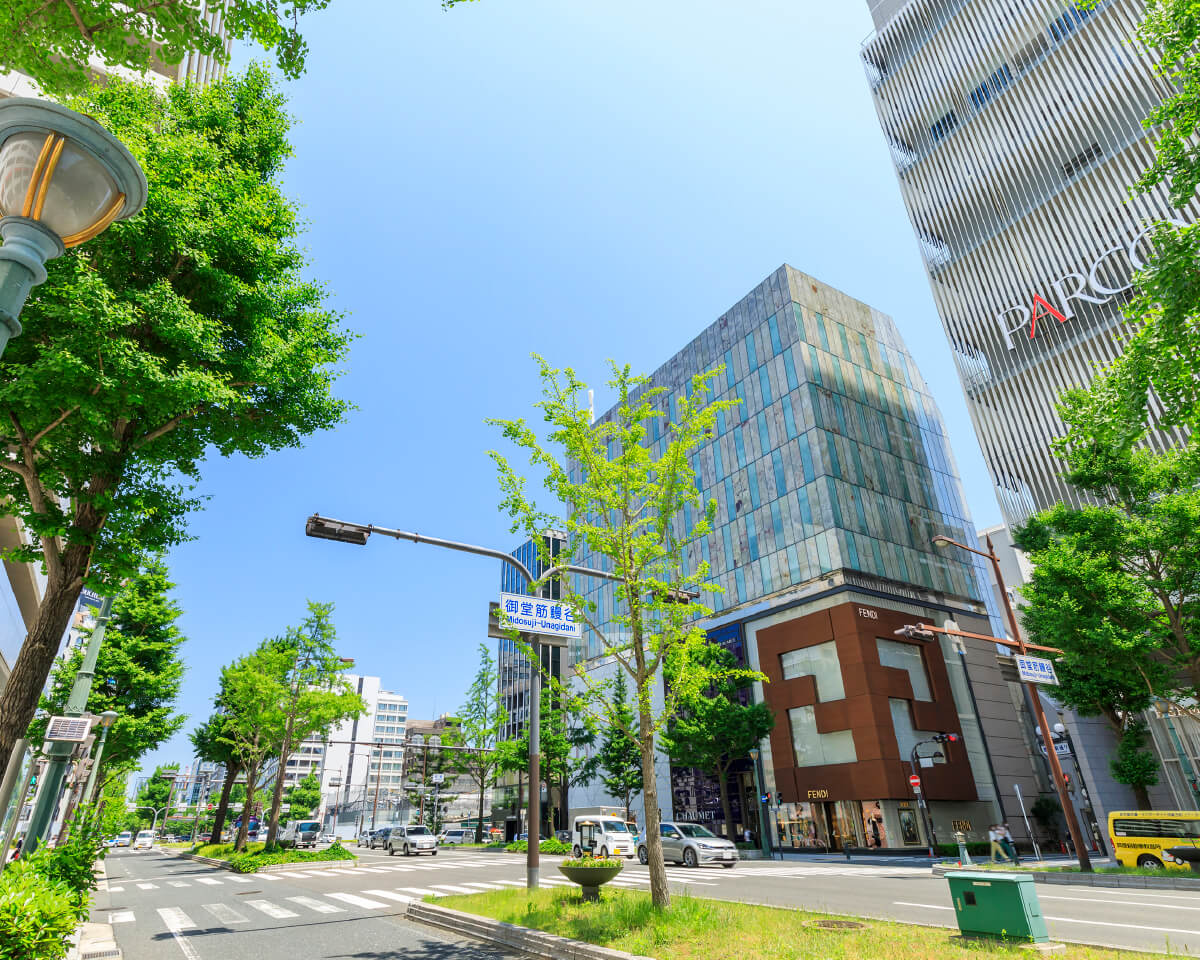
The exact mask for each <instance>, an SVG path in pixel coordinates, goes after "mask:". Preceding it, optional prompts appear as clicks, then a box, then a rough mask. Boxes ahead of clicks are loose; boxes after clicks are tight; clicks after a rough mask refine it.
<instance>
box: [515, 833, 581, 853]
mask: <svg viewBox="0 0 1200 960" xmlns="http://www.w3.org/2000/svg"><path fill="white" fill-rule="evenodd" d="M504 849H505V850H507V851H508V852H509V853H524V852H525V851H526V850H528V849H529V844H528V843H527V842H526V841H525V840H514V841H513V842H512V843H510V844H508V845H507V846H506V847H505V848H504ZM538 849H539V850H540V851H542V853H557V854H564V853H570V852H571V847H570V845H569V844H566V843H563V842H562V841H561V840H556V839H554V838H553V837H551V838H550V839H549V840H543V841H542V842H541V843H540V844H539V845H538Z"/></svg>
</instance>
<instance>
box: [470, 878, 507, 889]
mask: <svg viewBox="0 0 1200 960" xmlns="http://www.w3.org/2000/svg"><path fill="white" fill-rule="evenodd" d="M463 886H464V887H480V888H482V889H484V890H500V889H503V888H502V887H501V886H500V884H498V883H478V882H472V881H470V880H468V881H465V882H464V883H463Z"/></svg>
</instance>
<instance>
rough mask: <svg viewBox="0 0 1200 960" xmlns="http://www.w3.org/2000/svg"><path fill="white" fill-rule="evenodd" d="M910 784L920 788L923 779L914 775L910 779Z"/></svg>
mask: <svg viewBox="0 0 1200 960" xmlns="http://www.w3.org/2000/svg"><path fill="white" fill-rule="evenodd" d="M908 782H909V783H910V784H912V785H913V786H914V787H919V786H920V785H921V778H920V777H918V776H917V775H916V774H915V773H914V774H913V775H912V776H911V777H909V778H908Z"/></svg>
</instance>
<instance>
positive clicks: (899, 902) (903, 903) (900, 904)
mask: <svg viewBox="0 0 1200 960" xmlns="http://www.w3.org/2000/svg"><path fill="white" fill-rule="evenodd" d="M892 905H893V906H896V907H925V908H926V909H928V910H953V909H954V908H953V907H943V906H942V905H941V904H940V903H909V902H908V901H907V900H893V901H892Z"/></svg>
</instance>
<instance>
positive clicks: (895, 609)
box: [573, 266, 1035, 849]
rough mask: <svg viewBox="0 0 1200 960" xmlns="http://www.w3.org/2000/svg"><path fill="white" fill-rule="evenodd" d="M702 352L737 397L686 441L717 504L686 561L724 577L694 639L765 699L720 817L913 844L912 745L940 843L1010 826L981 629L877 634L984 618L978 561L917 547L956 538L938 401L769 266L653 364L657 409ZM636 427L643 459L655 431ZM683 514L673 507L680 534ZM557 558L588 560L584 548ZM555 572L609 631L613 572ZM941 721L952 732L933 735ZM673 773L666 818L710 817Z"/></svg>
mask: <svg viewBox="0 0 1200 960" xmlns="http://www.w3.org/2000/svg"><path fill="white" fill-rule="evenodd" d="M721 365H723V366H724V369H723V370H722V371H721V372H720V375H719V379H718V380H717V382H716V385H715V388H716V392H717V393H716V396H717V398H718V399H734V398H736V399H738V400H740V401H741V402H740V403H739V404H738V406H736V407H734V408H731V409H729V410H726V411H724V412H722V413H721V414H719V415H718V418H717V428H716V435H715V436H714V438H713V439H712V440H710V441H709V442H708V443H706V444H705V445H703V446H702V447H701V448H700V449H699V450H698V452H697V453H696V455H695V458H694V463H695V468H696V472H697V476H696V483H697V487H698V489H699V490H700V492H701V496H702V498H703V500H705V501H707V500H709V499H715V500H716V501H717V514H716V518H715V520H714V530H713V533H712V534H711V535H710V536H708V537H707V538H705V539H703V540H701V541H699V542H696V543H693V544H691V545H690V546H689V547H688V549H687V551H686V556H685V561H684V562H685V563H686V566H687V569H689V570H691V569H695V568H696V566H698V565H699V564H700V563H701V561H707V562H708V563H709V567H710V580H711V582H713V583H716V584H718V585H719V586H721V587H722V588H723V591H724V592H723V594H718V595H717V596H716V597H714V598H711V599H710V598H707V597H706V599H705V602H706V603H710V604H711V605H713V606H714V607H715V610H714V613H713V614H712V616H711V617H710V618H708V619H707V620H706V621H705V623H704V626H705V627H706V628H707V630H708V635H709V639H710V641H711V642H715V643H720V644H722V645H724V646H726V647H727V648H728V649H729V650H730V651H731V652H732V653H733V654H734V656H735V657H737V658H738V659H739V660H741V662H743V663H745V664H747V665H749V666H750V667H751V668H753V669H755V670H760V671H762V672H763V673H764V674H765V675H766V676H767V677H768V678H769V680H770V681H771V682H770V683H767V684H756V685H755V687H754V690H753V694H754V696H755V698H756V700H759V701H763V702H766V703H767V704H768V705H769V706H770V707H771V709H772V711H773V712H774V714H775V716H776V724H775V729H774V730H773V731H772V733H771V734H770V736H769V738H768V739H767V740H765V741H764V742H763V744H762V752H761V757H762V766H763V769H762V771H761V777H762V780H763V789H764V791H766V792H768V793H769V794H770V796H771V800H772V802H771V806H770V809H769V810H768V811H766V812H764V811H763V810H762V805H761V804H760V802H759V799H758V792H757V790H756V789H755V786H754V771H753V770H752V769H751V768H750V766H749V763H746V764H745V766H744V769H743V770H741V771H739V772H738V774H737V776H736V782H734V783H733V784H731V790H732V791H733V793H734V795H735V796H736V797H737V798H738V802H737V804H736V805H735V809H736V810H737V811H738V812H735V814H734V816H735V819H738V820H739V822H738V823H736V824H734V825H733V826H734V827H735V829H736V830H737V831H738V832H740V831H742V830H745V829H749V830H751V831H752V832H754V833H756V834H757V833H759V832H760V831H761V829H762V826H763V823H764V821H766V824H767V826H768V828H769V830H770V834H771V838H772V840H773V842H774V843H775V844H777V845H781V846H783V847H785V848H797V849H812V848H818V849H822V848H823V849H844V848H851V847H854V848H858V847H865V848H874V847H901V848H903V847H920V846H922V845H923V844H924V843H926V842H927V841H928V840H929V839H930V838H929V837H928V835H927V831H926V830H925V829H924V828H923V826H922V823H921V817H920V813H919V809H918V806H917V798H916V797H915V795H914V792H913V790H912V788H911V786H910V783H909V777H910V776H911V775H912V773H913V766H912V765H911V764H912V763H914V762H915V763H916V765H917V769H918V771H919V774H920V776H921V780H922V787H923V791H924V792H923V795H924V797H925V798H926V799H927V800H928V801H929V806H930V809H931V812H932V816H933V823H934V827H935V832H936V836H937V837H938V838H940V839H942V840H946V839H948V838H949V837H950V836H951V834H952V833H953V831H954V830H957V829H961V830H963V831H964V832H966V833H967V834H968V835H970V836H971V837H972V838H979V837H981V836H986V829H987V827H988V825H989V824H991V823H995V822H997V821H999V820H1002V819H1006V812H1008V811H1011V813H1009V815H1008V817H1007V819H1010V820H1013V821H1015V820H1016V812H1017V810H1018V806H1017V800H1016V798H1015V795H1014V792H1013V785H1014V784H1015V783H1020V784H1021V785H1022V788H1023V789H1024V790H1026V792H1028V791H1029V790H1030V789H1031V788H1033V787H1034V786H1035V780H1034V770H1033V761H1032V759H1031V758H1030V756H1029V752H1028V748H1027V745H1026V743H1025V741H1024V739H1023V733H1022V729H1021V724H1020V722H1019V718H1018V715H1017V709H1016V706H1015V704H1014V702H1013V700H1012V695H1011V690H1010V687H1009V685H1008V684H1006V683H1005V682H1004V681H1003V679H1002V677H1001V675H1000V668H999V665H998V663H997V657H996V648H995V646H994V645H991V644H988V643H985V642H982V641H978V640H974V639H971V638H965V637H963V638H950V637H947V636H944V635H942V636H937V637H934V636H930V637H928V638H926V639H920V638H910V637H907V636H898V635H897V633H896V631H897V630H900V629H901V628H903V627H904V626H906V625H909V624H916V623H919V622H924V623H927V624H932V625H934V626H942V625H945V624H946V623H947V622H948V621H953V622H954V623H957V624H958V627H959V628H960V629H961V630H962V631H965V632H968V633H978V634H992V633H993V630H994V628H993V627H992V622H991V620H990V618H989V613H988V604H989V603H990V602H991V600H990V596H989V590H988V586H987V581H986V580H985V579H984V577H983V572H982V569H981V567H980V566H979V565H978V564H977V562H976V560H975V558H974V557H973V556H972V555H970V554H964V553H962V552H960V551H949V552H944V551H940V550H938V549H936V548H935V547H934V545H933V544H932V542H931V541H932V538H933V537H934V536H935V535H938V534H943V535H948V536H950V537H952V538H953V539H955V540H958V541H960V542H963V543H968V544H973V543H974V542H975V534H974V528H973V526H972V524H971V521H970V516H969V514H968V512H967V508H966V505H965V503H964V501H963V495H962V490H961V485H960V482H959V479H958V476H957V473H956V469H955V466H954V461H953V457H952V455H951V452H950V446H949V443H948V441H947V438H946V435H945V430H944V428H943V425H942V420H941V416H940V414H939V412H938V410H937V407H936V406H935V404H934V402H933V398H932V397H931V395H930V393H929V389H928V387H927V386H926V384H925V382H924V380H923V379H922V377H921V374H920V372H919V371H918V370H917V368H916V365H915V364H914V362H913V360H912V357H911V356H910V355H909V352H908V350H907V348H906V346H905V344H904V341H903V339H902V338H901V336H900V333H899V331H898V330H897V329H896V326H895V324H894V323H893V321H892V320H891V318H890V317H888V316H886V315H884V314H882V313H880V312H879V311H878V310H875V309H873V308H872V307H870V306H868V305H866V304H864V303H861V302H860V301H857V300H855V299H853V298H852V297H849V296H847V295H846V294H844V293H842V292H840V291H838V290H835V289H833V288H831V287H829V286H827V285H826V284H823V283H821V282H819V281H818V280H815V279H814V278H812V277H810V276H807V275H805V274H803V273H800V272H799V271H797V270H794V269H793V268H792V267H789V266H783V267H780V268H779V269H778V270H777V271H775V272H774V273H773V274H772V275H771V276H770V277H768V278H767V279H766V280H765V281H764V282H763V283H761V284H760V285H759V286H757V287H756V288H755V289H754V290H752V291H751V292H750V293H749V294H748V295H747V296H746V297H744V298H743V299H742V300H741V301H739V302H738V303H737V304H736V305H735V306H734V307H733V308H732V309H731V310H729V311H728V312H727V313H725V314H724V315H723V316H721V317H720V318H719V319H718V320H717V321H716V322H715V323H713V324H712V325H710V326H709V327H707V328H706V329H705V330H704V331H703V332H702V333H701V334H700V335H699V336H698V337H696V339H694V340H693V341H692V342H691V343H690V344H688V345H687V346H686V347H685V348H684V349H683V350H681V351H680V352H679V353H678V354H676V355H675V356H674V357H672V358H671V359H670V360H668V361H667V362H666V363H665V364H664V365H663V366H661V367H660V368H659V369H658V370H656V371H655V372H654V373H653V374H652V375H651V377H650V383H649V386H650V387H657V388H662V389H663V390H664V391H665V392H664V393H663V394H662V395H660V396H659V397H658V398H656V399H655V401H654V403H655V405H656V406H657V407H658V408H659V409H661V410H663V411H664V412H665V411H668V410H673V409H674V408H675V404H676V400H677V398H678V397H679V396H680V395H681V394H683V393H684V392H685V391H687V390H689V389H690V384H691V378H692V377H693V375H695V374H698V373H702V372H705V371H709V370H713V369H715V368H717V367H718V366H721ZM634 399H635V400H636V396H635V397H634ZM614 415H615V411H612V410H610V411H609V412H608V413H606V414H604V415H603V416H602V417H600V418H599V419H600V420H601V421H603V420H605V419H607V418H611V417H613V416H614ZM649 442H650V443H651V445H652V453H654V454H655V455H661V454H662V453H663V452H664V450H665V445H666V443H667V442H668V439H667V437H666V435H665V433H662V432H658V433H652V435H651V437H650V438H649ZM573 469H576V470H577V469H578V468H573ZM575 479H578V477H577V476H576V477H575ZM694 520H695V514H694V512H692V511H686V512H685V514H684V516H683V517H681V518H680V527H679V530H678V531H677V532H678V534H679V535H680V536H682V535H683V534H684V532H685V531H686V530H687V529H689V528H690V527H691V525H692V523H693V522H694ZM576 562H577V563H580V564H582V565H585V566H599V565H600V561H599V558H598V557H595V556H591V555H589V554H587V553H583V554H582V555H580V556H579V557H578V558H577V559H576ZM573 582H574V584H575V589H576V590H578V591H580V592H582V593H583V594H585V595H586V596H587V598H588V599H590V600H592V601H594V602H595V603H596V613H595V618H596V620H597V625H598V627H599V628H600V629H601V630H609V629H612V623H613V611H614V606H613V605H614V587H613V585H612V584H611V583H608V582H603V581H591V582H589V581H588V580H587V579H586V578H584V577H579V578H577V579H576V580H574V581H573ZM950 629H954V627H950ZM602 652H603V650H602V646H601V644H600V643H599V641H598V639H597V638H596V637H595V636H594V635H593V634H592V633H590V632H588V633H586V634H585V636H584V639H583V641H582V642H581V643H579V644H577V645H576V646H575V647H574V649H573V654H574V660H573V662H577V661H579V660H582V661H585V664H586V666H587V667H588V668H589V669H590V668H592V664H596V665H597V669H599V668H600V667H601V666H602V662H603V661H604V659H605V658H604V657H603V656H602ZM941 733H947V734H954V735H955V736H956V737H958V738H959V739H958V740H957V741H956V742H954V743H953V744H945V745H938V744H937V743H934V742H932V741H931V738H932V737H934V736H935V735H938V734H941ZM914 748H917V750H918V754H917V756H918V757H923V758H926V761H927V762H926V763H923V762H921V760H919V759H918V760H916V761H914V760H913V756H914V754H913V750H914ZM672 781H673V783H672V788H673V789H671V790H668V791H665V792H664V791H662V790H661V787H660V803H661V805H662V807H663V810H664V814H666V815H670V810H671V808H674V814H675V815H676V816H678V817H683V818H687V819H702V820H722V819H723V815H722V814H721V813H720V806H719V804H717V803H716V800H715V791H712V790H708V789H701V788H700V786H698V785H697V782H696V780H695V778H691V779H689V778H688V777H687V776H683V777H682V779H681V772H680V771H675V772H674V773H673V774H672ZM577 795H578V794H577ZM1016 826H1017V825H1016V824H1015V823H1014V828H1016Z"/></svg>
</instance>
